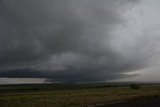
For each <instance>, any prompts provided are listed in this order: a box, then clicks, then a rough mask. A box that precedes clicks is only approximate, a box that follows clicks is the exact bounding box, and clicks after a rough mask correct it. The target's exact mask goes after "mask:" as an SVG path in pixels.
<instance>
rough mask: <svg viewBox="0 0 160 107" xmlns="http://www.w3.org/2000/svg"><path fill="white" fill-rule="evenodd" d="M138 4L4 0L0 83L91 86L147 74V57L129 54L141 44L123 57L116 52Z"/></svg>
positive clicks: (117, 0)
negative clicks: (130, 13) (31, 81)
mask: <svg viewBox="0 0 160 107" xmlns="http://www.w3.org/2000/svg"><path fill="white" fill-rule="evenodd" d="M137 3H138V0H134V2H133V0H2V1H1V3H0V77H10V78H24V77H25V78H47V79H51V80H53V81H54V80H55V81H77V82H88V81H106V80H112V79H117V78H125V77H129V76H132V75H127V74H125V73H128V72H132V71H135V70H139V69H143V68H144V67H145V66H146V65H145V61H146V60H147V58H146V57H147V56H144V55H142V53H141V52H139V53H135V52H129V51H131V50H132V51H134V48H136V49H138V48H140V47H139V42H138V43H136V44H137V45H136V46H135V47H134V48H133V47H132V49H130V48H127V49H122V50H123V52H122V50H121V49H117V48H115V47H114V46H115V44H113V42H112V41H113V40H114V39H115V38H116V36H113V35H112V34H113V32H114V30H115V29H116V27H117V26H119V25H123V24H125V19H124V14H125V11H126V10H128V9H131V8H132V7H133V6H134V5H136V4H137ZM116 45H117V44H116ZM124 53H125V54H124ZM133 54H134V55H133ZM136 55H137V56H136ZM133 76H134V75H133Z"/></svg>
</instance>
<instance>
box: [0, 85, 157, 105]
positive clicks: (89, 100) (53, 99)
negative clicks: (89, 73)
mask: <svg viewBox="0 0 160 107" xmlns="http://www.w3.org/2000/svg"><path fill="white" fill-rule="evenodd" d="M130 86H131V85H130V84H126V83H125V84H124V83H118V84H117V83H111V84H110V83H101V84H30V85H1V86H0V107H96V106H101V105H107V104H112V103H118V102H123V101H128V100H131V99H135V98H143V97H144V98H145V97H159V96H160V85H159V84H141V87H140V88H139V89H138V90H135V89H132V88H131V87H130ZM135 86H136V85H135Z"/></svg>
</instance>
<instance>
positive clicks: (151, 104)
mask: <svg viewBox="0 0 160 107" xmlns="http://www.w3.org/2000/svg"><path fill="white" fill-rule="evenodd" d="M101 107H160V98H159V97H154V98H144V99H137V100H136V99H135V100H133V101H128V102H123V103H117V104H111V105H107V106H101Z"/></svg>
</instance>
